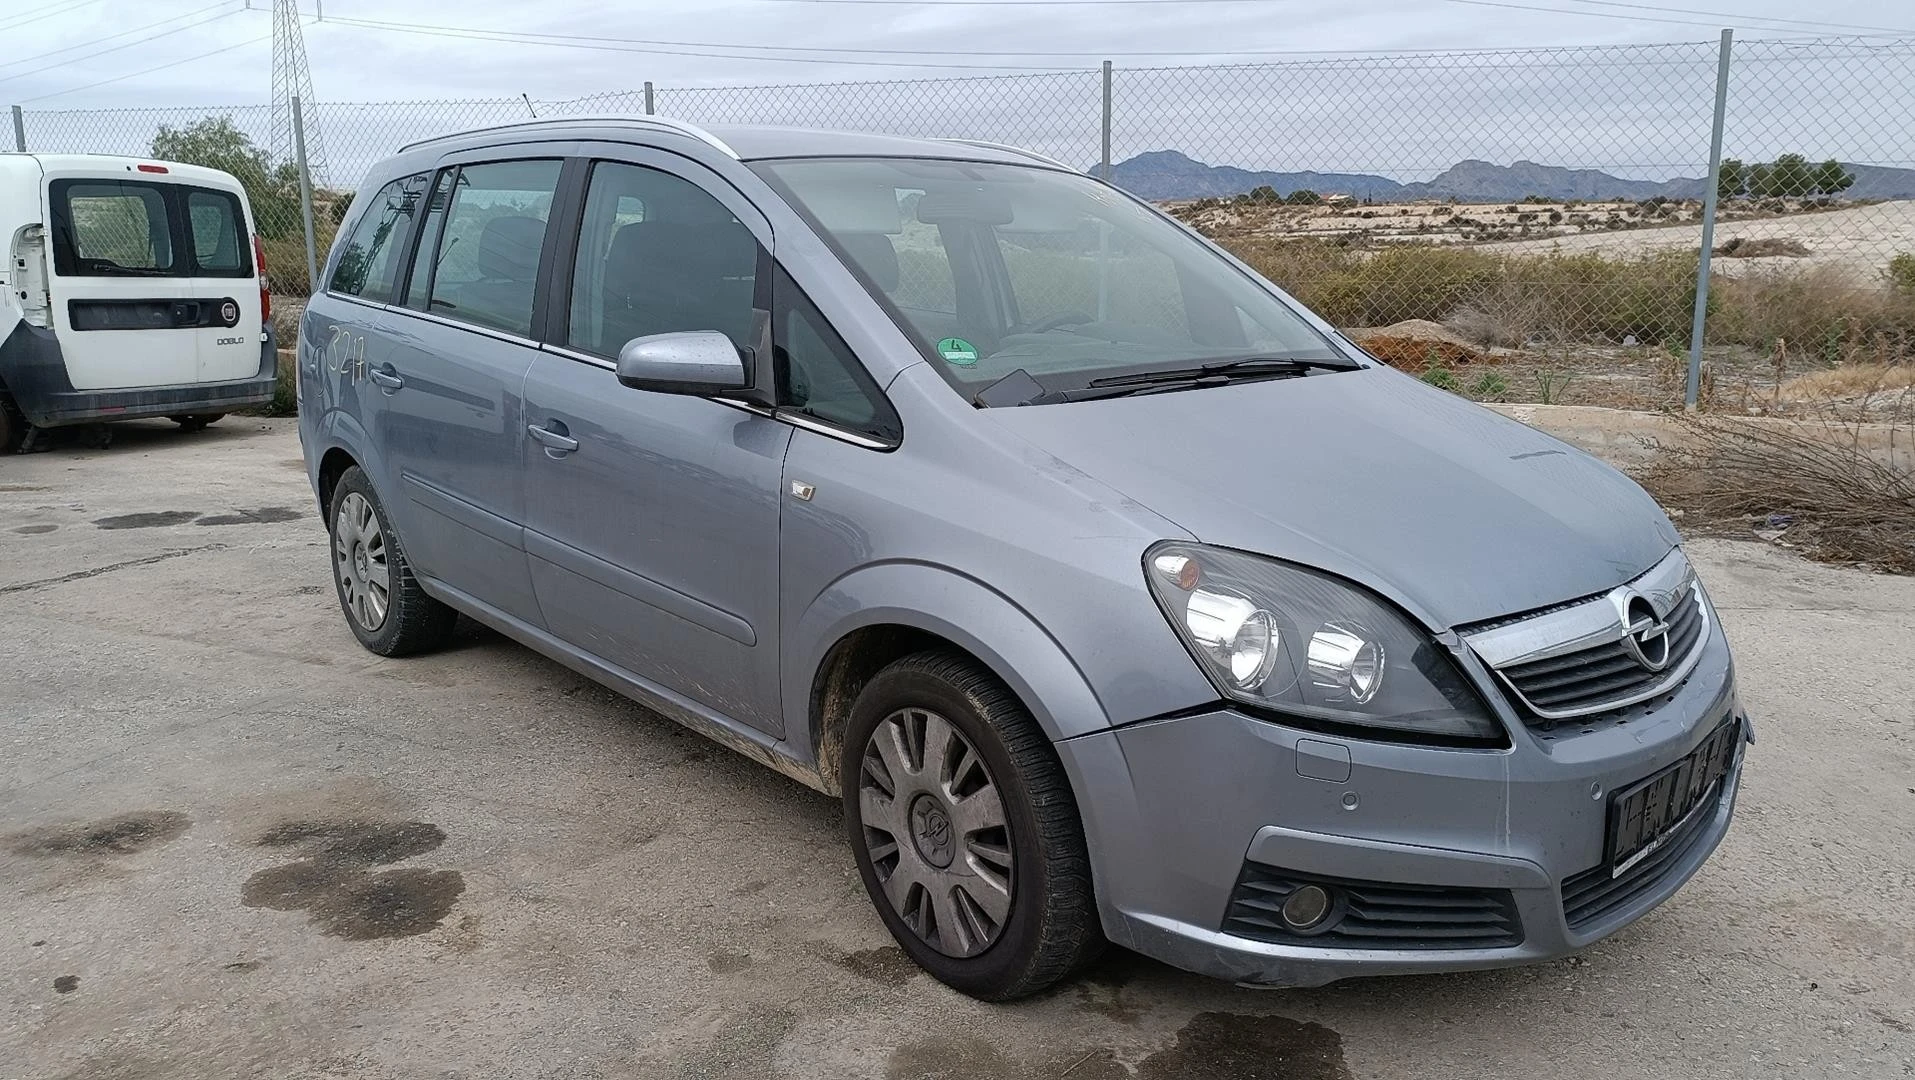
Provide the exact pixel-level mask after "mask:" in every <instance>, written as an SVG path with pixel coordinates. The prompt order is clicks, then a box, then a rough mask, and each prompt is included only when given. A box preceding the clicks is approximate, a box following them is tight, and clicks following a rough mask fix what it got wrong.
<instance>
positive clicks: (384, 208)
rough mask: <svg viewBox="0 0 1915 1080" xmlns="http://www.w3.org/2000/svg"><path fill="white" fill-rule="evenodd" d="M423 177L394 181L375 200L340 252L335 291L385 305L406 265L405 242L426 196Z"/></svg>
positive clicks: (333, 280) (381, 189)
mask: <svg viewBox="0 0 1915 1080" xmlns="http://www.w3.org/2000/svg"><path fill="white" fill-rule="evenodd" d="M425 187H426V177H425V176H424V175H419V176H408V177H406V178H405V179H403V180H394V181H393V182H392V183H390V184H387V185H386V186H385V187H382V188H380V189H379V191H378V192H377V193H376V194H374V195H373V196H372V198H371V199H370V200H369V204H368V205H367V206H366V208H365V210H364V212H363V213H361V214H360V215H359V221H358V224H356V225H354V226H353V229H352V235H350V236H348V237H347V238H346V243H345V246H344V247H343V248H341V249H340V252H339V262H338V265H337V266H336V267H334V269H333V273H332V286H331V288H332V291H333V292H336V293H344V294H345V295H347V296H357V297H361V298H363V299H366V300H373V301H377V302H379V303H386V302H388V301H390V300H392V299H394V293H393V286H394V284H395V283H396V281H397V279H398V276H399V267H400V264H401V263H402V262H403V261H404V257H405V250H406V240H407V237H408V235H409V232H410V230H411V228H412V219H413V216H414V215H415V214H416V213H417V211H418V204H419V198H420V196H421V195H422V194H424V192H425Z"/></svg>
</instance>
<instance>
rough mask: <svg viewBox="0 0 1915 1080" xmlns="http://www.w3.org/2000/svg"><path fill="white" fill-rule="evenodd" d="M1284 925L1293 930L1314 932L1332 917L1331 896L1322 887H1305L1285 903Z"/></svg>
mask: <svg viewBox="0 0 1915 1080" xmlns="http://www.w3.org/2000/svg"><path fill="white" fill-rule="evenodd" d="M1281 914H1282V915H1283V925H1284V926H1286V927H1289V928H1290V929H1292V930H1298V931H1301V930H1314V929H1316V928H1317V927H1318V926H1321V925H1322V924H1323V920H1324V919H1327V918H1329V916H1330V894H1329V892H1328V891H1327V890H1325V889H1324V888H1323V886H1321V885H1305V886H1302V887H1301V888H1299V889H1297V891H1296V892H1293V893H1291V894H1290V897H1289V899H1287V900H1285V901H1284V902H1283V909H1282V911H1281Z"/></svg>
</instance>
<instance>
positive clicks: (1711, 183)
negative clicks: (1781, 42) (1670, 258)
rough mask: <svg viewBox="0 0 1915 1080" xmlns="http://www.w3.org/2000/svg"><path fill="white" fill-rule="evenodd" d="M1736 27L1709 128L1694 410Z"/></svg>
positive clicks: (1692, 356) (1689, 405)
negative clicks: (1713, 117) (1711, 123)
mask: <svg viewBox="0 0 1915 1080" xmlns="http://www.w3.org/2000/svg"><path fill="white" fill-rule="evenodd" d="M1734 41H1735V31H1734V30H1727V29H1725V30H1723V31H1722V51H1721V52H1720V54H1718V56H1717V57H1716V113H1715V123H1714V125H1713V126H1712V127H1711V128H1710V129H1709V175H1708V176H1707V177H1706V178H1705V179H1704V180H1703V181H1702V183H1703V188H1702V251H1701V252H1700V255H1699V257H1698V258H1697V259H1696V311H1695V316H1694V319H1693V321H1692V322H1691V323H1690V324H1689V385H1688V387H1687V388H1686V389H1685V390H1684V391H1683V394H1682V407H1683V408H1685V409H1691V410H1693V409H1694V408H1695V407H1696V399H1697V397H1698V396H1700V394H1701V392H1702V339H1703V336H1704V333H1705V332H1706V328H1707V324H1708V321H1709V256H1710V255H1712V254H1714V253H1715V243H1716V202H1717V200H1718V199H1719V198H1720V193H1719V192H1718V190H1717V189H1718V188H1719V187H1720V186H1721V183H1722V122H1723V120H1724V118H1725V117H1726V116H1727V115H1728V111H1729V53H1730V51H1731V48H1732V47H1733V44H1734Z"/></svg>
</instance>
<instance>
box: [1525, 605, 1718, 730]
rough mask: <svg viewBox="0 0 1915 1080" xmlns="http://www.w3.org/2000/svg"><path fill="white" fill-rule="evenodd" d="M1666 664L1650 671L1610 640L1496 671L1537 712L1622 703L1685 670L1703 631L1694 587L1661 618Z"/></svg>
mask: <svg viewBox="0 0 1915 1080" xmlns="http://www.w3.org/2000/svg"><path fill="white" fill-rule="evenodd" d="M1667 622H1668V624H1669V664H1668V666H1667V667H1665V668H1664V669H1663V670H1661V671H1651V670H1649V669H1648V668H1646V667H1644V666H1643V665H1642V664H1641V663H1638V662H1637V660H1636V658H1635V657H1634V656H1632V655H1630V653H1629V651H1628V649H1626V648H1625V647H1624V646H1623V644H1622V642H1620V641H1611V642H1605V643H1604V644H1601V645H1593V646H1591V647H1589V648H1587V649H1582V650H1580V651H1577V652H1573V653H1569V654H1567V655H1564V656H1552V657H1550V658H1549V659H1547V660H1532V661H1530V662H1528V663H1522V664H1511V665H1509V666H1508V667H1504V668H1501V669H1499V671H1498V674H1500V675H1501V676H1502V677H1503V678H1504V679H1506V680H1508V682H1509V685H1510V688H1511V689H1513V690H1515V691H1516V694H1517V697H1518V698H1519V699H1520V700H1521V701H1522V703H1523V704H1525V705H1527V706H1529V707H1530V708H1531V709H1532V710H1534V711H1535V712H1537V713H1539V714H1543V715H1552V714H1553V715H1558V716H1560V715H1564V714H1582V713H1588V712H1594V711H1597V710H1600V709H1602V708H1604V707H1606V706H1607V705H1608V704H1609V703H1610V702H1616V703H1618V705H1620V704H1621V703H1626V702H1628V701H1629V700H1631V699H1633V698H1637V697H1639V696H1640V695H1641V694H1643V693H1645V692H1647V691H1650V690H1653V689H1656V688H1657V687H1658V686H1659V685H1660V684H1661V683H1663V682H1665V681H1668V680H1670V678H1671V675H1672V673H1674V672H1679V671H1682V670H1685V669H1686V668H1687V666H1688V663H1687V661H1688V659H1689V655H1690V653H1691V652H1693V651H1694V650H1695V648H1696V646H1697V645H1698V644H1699V643H1700V640H1701V637H1702V632H1703V629H1704V619H1703V615H1702V601H1701V599H1700V598H1699V597H1698V596H1697V595H1696V592H1695V590H1693V589H1690V590H1686V591H1684V592H1683V594H1682V597H1681V599H1680V600H1678V601H1677V602H1676V606H1675V607H1674V608H1673V609H1671V610H1670V612H1669V614H1668V616H1667Z"/></svg>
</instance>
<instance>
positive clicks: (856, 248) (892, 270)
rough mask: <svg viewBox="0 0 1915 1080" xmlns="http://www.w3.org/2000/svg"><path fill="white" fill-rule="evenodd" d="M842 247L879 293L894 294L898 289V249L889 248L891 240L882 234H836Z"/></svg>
mask: <svg viewBox="0 0 1915 1080" xmlns="http://www.w3.org/2000/svg"><path fill="white" fill-rule="evenodd" d="M835 239H836V240H837V241H838V243H839V244H840V245H841V246H843V248H844V253H845V254H846V255H849V256H851V261H852V262H855V263H857V264H858V269H860V270H863V271H864V272H865V273H866V274H867V275H869V276H870V278H871V281H872V282H873V283H874V284H876V285H877V287H878V291H880V292H896V291H897V289H898V279H899V274H898V249H897V248H894V247H892V246H891V238H890V237H888V236H886V235H884V234H883V233H869V232H854V233H838V234H836V236H835Z"/></svg>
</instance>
